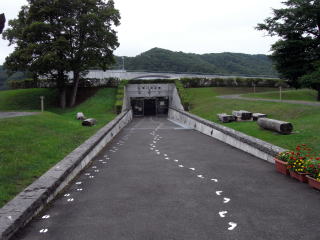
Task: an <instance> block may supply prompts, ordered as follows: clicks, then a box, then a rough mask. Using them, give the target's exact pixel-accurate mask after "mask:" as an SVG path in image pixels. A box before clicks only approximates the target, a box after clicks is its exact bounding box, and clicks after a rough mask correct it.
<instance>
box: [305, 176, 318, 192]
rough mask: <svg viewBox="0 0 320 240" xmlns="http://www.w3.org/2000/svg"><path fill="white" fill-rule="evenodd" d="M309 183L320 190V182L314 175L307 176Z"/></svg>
mask: <svg viewBox="0 0 320 240" xmlns="http://www.w3.org/2000/svg"><path fill="white" fill-rule="evenodd" d="M307 179H308V184H309V186H310V187H313V188H315V189H318V190H320V182H319V181H317V180H316V179H314V178H313V177H310V176H307Z"/></svg>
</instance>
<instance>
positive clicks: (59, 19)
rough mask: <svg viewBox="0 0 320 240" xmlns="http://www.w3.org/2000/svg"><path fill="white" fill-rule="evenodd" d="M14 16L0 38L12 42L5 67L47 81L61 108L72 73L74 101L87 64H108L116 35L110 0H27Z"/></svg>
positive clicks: (115, 12) (114, 12) (116, 22)
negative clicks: (58, 96) (11, 48)
mask: <svg viewBox="0 0 320 240" xmlns="http://www.w3.org/2000/svg"><path fill="white" fill-rule="evenodd" d="M28 2H29V5H28V6H24V7H22V9H21V11H20V13H19V16H18V18H17V19H14V20H12V21H10V22H9V25H10V26H11V28H10V29H8V30H7V31H5V33H4V38H5V39H7V40H9V41H10V44H16V48H15V51H14V52H13V53H12V54H11V55H10V56H9V57H7V58H6V63H5V66H6V68H7V69H9V70H11V71H16V70H28V71H30V72H32V73H33V74H34V78H37V77H38V76H46V77H47V78H49V79H52V80H53V81H54V82H55V83H56V86H57V88H58V89H59V92H60V106H61V107H62V108H64V107H65V106H66V98H67V97H66V88H67V85H68V83H69V82H70V79H68V76H67V73H68V72H70V71H72V72H73V76H74V77H73V94H72V97H71V106H73V105H74V103H75V100H76V94H77V89H78V84H79V79H80V75H81V74H83V73H85V71H86V70H88V69H89V68H90V67H93V66H97V65H99V66H101V67H102V68H103V69H106V68H107V66H108V64H110V63H112V62H113V55H112V53H113V50H114V49H115V48H116V47H118V45H119V43H118V39H117V36H116V32H115V31H114V30H113V26H117V25H119V23H120V22H119V19H120V15H119V11H118V10H116V9H115V8H114V2H113V0H109V1H108V2H107V3H105V2H104V1H103V0H68V1H65V0H28Z"/></svg>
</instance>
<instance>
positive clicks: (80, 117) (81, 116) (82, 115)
mask: <svg viewBox="0 0 320 240" xmlns="http://www.w3.org/2000/svg"><path fill="white" fill-rule="evenodd" d="M85 119H86V117H85V116H84V114H83V112H78V113H77V120H85Z"/></svg>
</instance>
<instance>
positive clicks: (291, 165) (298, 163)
mask: <svg viewBox="0 0 320 240" xmlns="http://www.w3.org/2000/svg"><path fill="white" fill-rule="evenodd" d="M311 158H314V153H313V152H312V149H311V148H308V147H307V146H306V145H305V144H302V145H298V146H297V147H296V149H295V151H292V152H290V157H289V160H288V169H289V170H290V171H295V172H298V173H306V172H307V167H306V165H305V163H306V161H307V160H308V159H311Z"/></svg>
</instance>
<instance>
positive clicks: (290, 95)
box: [242, 89, 317, 101]
mask: <svg viewBox="0 0 320 240" xmlns="http://www.w3.org/2000/svg"><path fill="white" fill-rule="evenodd" d="M242 96H243V97H250V98H266V99H280V93H279V90H277V91H270V92H264V93H255V94H254V93H249V94H244V95H242ZM282 99H283V100H299V101H317V91H315V90H312V89H299V90H285V91H283V92H282Z"/></svg>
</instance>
